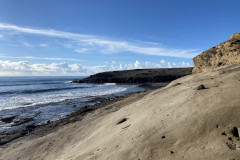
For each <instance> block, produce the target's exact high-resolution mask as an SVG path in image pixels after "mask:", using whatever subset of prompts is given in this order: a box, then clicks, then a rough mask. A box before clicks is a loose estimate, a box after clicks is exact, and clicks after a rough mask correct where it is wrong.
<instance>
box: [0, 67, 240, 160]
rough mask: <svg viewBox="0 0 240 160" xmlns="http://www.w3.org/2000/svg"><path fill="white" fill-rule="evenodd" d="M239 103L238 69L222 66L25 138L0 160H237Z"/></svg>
mask: <svg viewBox="0 0 240 160" xmlns="http://www.w3.org/2000/svg"><path fill="white" fill-rule="evenodd" d="M201 85H204V87H199V86H201ZM239 104H240V64H234V65H229V66H224V67H220V68H217V69H214V70H212V71H208V72H204V73H200V74H193V75H189V76H186V77H183V78H180V79H178V80H175V81H173V82H171V83H170V84H169V85H168V86H167V87H164V88H161V89H157V90H154V91H151V92H150V93H147V94H146V95H145V96H143V97H141V96H139V95H137V94H136V95H133V96H130V97H128V98H126V99H124V100H122V101H119V102H116V103H113V104H111V105H107V106H105V107H103V108H100V109H97V110H95V111H93V112H91V113H89V114H87V115H86V116H85V117H84V118H83V119H82V120H81V121H76V122H74V123H70V124H66V125H64V126H63V127H61V128H59V129H58V130H56V131H55V132H52V133H49V134H45V135H42V136H34V135H33V136H28V137H24V138H22V139H21V140H18V141H17V142H15V143H10V144H9V145H7V146H5V147H3V148H0V159H5V160H8V159H22V160H23V159H24V160H25V159H34V160H38V159H49V160H51V159H56V160H57V159H58V160H60V159H61V160H63V159H64V160H65V159H72V160H75V159H76V160H79V159H84V160H90V159H91V160H93V159H98V160H99V159H101V160H108V159H109V160H112V159H114V160H123V159H127V160H136V159H137V160H139V159H140V160H149V159H151V160H159V159H161V160H179V159H184V160H185V159H186V160H213V159H217V160H229V159H231V158H233V159H235V160H237V158H239V157H240V144H239V141H238V140H239V133H238V129H239V127H240V126H239V124H240V106H239Z"/></svg>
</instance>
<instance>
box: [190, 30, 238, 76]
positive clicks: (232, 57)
mask: <svg viewBox="0 0 240 160" xmlns="http://www.w3.org/2000/svg"><path fill="white" fill-rule="evenodd" d="M193 63H194V68H193V73H201V72H205V71H209V70H212V69H214V68H217V67H221V66H225V65H230V64H234V63H240V33H236V34H233V35H231V36H230V38H229V40H228V41H226V42H223V43H220V44H219V45H217V46H215V47H213V48H211V49H209V50H207V51H204V52H202V53H201V54H200V55H198V56H196V57H194V58H193Z"/></svg>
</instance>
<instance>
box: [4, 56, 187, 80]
mask: <svg viewBox="0 0 240 160" xmlns="http://www.w3.org/2000/svg"><path fill="white" fill-rule="evenodd" d="M190 66H191V65H190V64H189V63H186V62H181V63H170V62H166V64H165V65H162V64H161V62H159V63H150V62H140V61H136V62H134V63H125V64H124V63H120V62H115V63H114V64H111V65H99V66H84V65H81V64H77V63H76V64H68V63H66V62H61V63H51V64H31V63H29V62H27V61H18V62H13V61H2V60H0V76H60V75H61V76H76V75H79V76H86V75H91V74H95V73H99V72H105V71H113V70H130V69H144V68H172V67H190Z"/></svg>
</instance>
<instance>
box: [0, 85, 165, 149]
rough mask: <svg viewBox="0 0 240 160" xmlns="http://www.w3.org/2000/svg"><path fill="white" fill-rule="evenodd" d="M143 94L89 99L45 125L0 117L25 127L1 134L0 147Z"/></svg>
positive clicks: (47, 131)
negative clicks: (82, 104) (84, 104)
mask: <svg viewBox="0 0 240 160" xmlns="http://www.w3.org/2000/svg"><path fill="white" fill-rule="evenodd" d="M167 84H168V83H159V84H155V85H152V84H142V85H140V87H142V88H145V89H147V90H153V89H157V88H161V87H164V86H166V85H167ZM145 92H146V93H147V92H148V91H143V92H135V93H129V94H126V95H124V96H116V97H114V98H107V97H96V98H94V99H91V100H89V101H87V102H85V103H87V104H93V105H86V106H83V107H80V108H78V109H77V110H76V111H74V112H72V113H70V114H69V115H67V116H66V117H65V118H63V119H59V120H57V121H50V120H48V121H46V122H45V123H43V124H40V125H35V124H34V118H23V119H20V118H19V117H18V116H8V117H1V119H0V120H1V121H2V122H4V123H13V124H12V125H14V126H20V125H22V124H25V125H24V126H23V127H20V128H19V129H16V130H11V131H4V132H1V133H0V146H3V145H5V144H7V143H9V142H11V141H13V140H15V139H18V138H21V137H24V136H29V135H44V134H46V133H49V132H52V131H54V130H55V129H57V128H58V127H60V126H63V125H66V124H68V123H73V122H76V121H81V120H82V119H83V118H84V116H85V115H87V114H88V113H91V112H93V111H94V110H96V109H98V108H102V107H105V106H107V105H109V104H112V103H115V102H117V101H120V100H122V99H124V98H127V97H130V96H131V95H133V94H138V95H139V96H140V95H143V94H144V95H145V94H146V93H145ZM140 97H141V96H140ZM68 103H72V102H68ZM77 103H82V102H80V101H79V102H77V101H74V103H73V105H76V104H77Z"/></svg>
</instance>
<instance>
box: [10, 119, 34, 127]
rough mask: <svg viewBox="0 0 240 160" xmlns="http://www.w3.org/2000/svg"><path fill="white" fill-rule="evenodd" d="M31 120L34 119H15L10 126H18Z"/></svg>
mask: <svg viewBox="0 0 240 160" xmlns="http://www.w3.org/2000/svg"><path fill="white" fill-rule="evenodd" d="M33 120H34V119H33V118H24V119H17V120H15V121H14V124H12V125H11V126H19V125H21V124H24V123H28V122H30V121H33Z"/></svg>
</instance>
